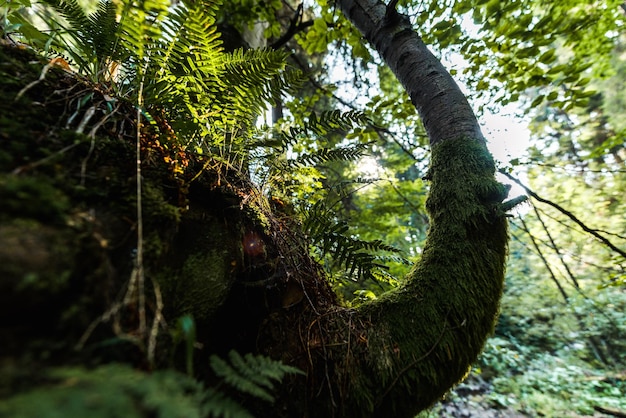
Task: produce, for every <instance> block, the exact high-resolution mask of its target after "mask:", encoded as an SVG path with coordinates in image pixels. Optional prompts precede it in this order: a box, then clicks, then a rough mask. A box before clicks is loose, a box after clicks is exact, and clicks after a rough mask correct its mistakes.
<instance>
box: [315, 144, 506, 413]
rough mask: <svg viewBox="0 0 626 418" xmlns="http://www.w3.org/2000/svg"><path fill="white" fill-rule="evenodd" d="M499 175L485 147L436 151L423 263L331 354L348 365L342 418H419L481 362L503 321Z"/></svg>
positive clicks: (364, 312)
mask: <svg viewBox="0 0 626 418" xmlns="http://www.w3.org/2000/svg"><path fill="white" fill-rule="evenodd" d="M494 169H495V167H494V162H493V159H492V157H491V156H490V154H489V153H488V151H487V150H486V148H485V147H484V145H483V144H481V143H479V142H478V141H473V140H465V139H459V140H452V141H444V142H441V143H439V144H437V145H436V146H434V147H433V150H432V160H431V169H430V177H431V179H432V186H431V191H430V195H429V198H428V201H427V209H428V211H429V214H430V218H431V227H430V231H429V235H428V239H427V242H426V244H425V247H424V250H423V253H422V257H421V260H420V261H419V262H418V263H417V265H416V266H415V268H414V270H413V271H412V272H411V274H410V277H409V279H408V280H407V282H406V283H405V284H404V285H403V286H402V287H401V288H400V289H398V290H397V291H392V292H390V293H387V294H385V295H383V296H382V297H380V298H379V299H377V300H375V301H372V302H369V303H366V304H364V305H362V306H361V307H360V308H359V310H358V311H357V312H356V314H355V315H354V316H353V317H352V318H351V319H350V322H351V323H353V324H363V326H362V327H358V328H357V331H356V332H355V330H354V329H352V330H350V329H346V330H345V331H344V332H343V333H339V335H338V336H337V341H334V340H331V341H330V342H329V343H328V346H333V344H338V345H339V344H342V343H341V341H343V340H345V335H346V333H349V334H352V335H353V342H352V343H351V344H350V350H349V352H348V353H347V354H346V353H345V352H343V354H340V353H336V354H333V355H332V357H334V358H341V360H339V361H338V362H337V363H336V364H335V370H336V373H337V375H338V383H337V386H338V387H346V388H348V387H349V388H350V389H349V394H348V393H344V394H343V396H342V398H341V399H342V402H343V407H342V412H341V414H343V415H344V416H369V415H372V416H398V417H412V416H414V415H415V414H416V413H417V412H418V411H419V410H421V409H424V408H426V407H427V406H429V405H430V404H432V403H433V402H435V401H436V400H437V399H439V398H440V397H441V396H442V395H443V394H444V393H445V392H446V391H447V390H448V389H449V388H450V387H451V386H452V385H454V384H455V383H457V382H459V381H460V380H461V379H463V377H464V376H465V374H466V373H467V371H468V369H469V366H470V365H471V363H472V362H473V361H474V360H475V359H476V358H477V356H478V354H479V353H480V351H481V349H482V347H483V344H484V342H485V340H486V338H487V336H488V335H489V334H490V333H491V332H492V330H493V327H494V324H495V320H496V317H497V313H498V306H499V300H500V297H501V293H502V287H503V278H504V263H505V257H506V248H507V240H508V236H507V228H506V221H505V219H504V218H503V217H502V216H501V214H500V213H499V211H498V210H497V209H498V205H499V204H500V201H501V200H502V199H503V198H504V197H505V194H506V188H505V187H504V186H502V185H501V184H499V183H498V182H497V181H496V180H495V178H494ZM331 321H333V322H334V321H337V323H342V322H344V321H345V318H334V319H332V320H331ZM327 327H328V328H329V329H332V328H334V327H336V326H335V325H332V324H329V325H327ZM327 350H328V348H327ZM341 350H345V346H343V347H342V348H341ZM380 388H383V389H382V390H381V389H380ZM352 411H358V412H352Z"/></svg>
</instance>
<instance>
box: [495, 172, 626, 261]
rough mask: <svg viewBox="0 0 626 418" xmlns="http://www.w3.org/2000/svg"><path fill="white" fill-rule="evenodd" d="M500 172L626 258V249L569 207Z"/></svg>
mask: <svg viewBox="0 0 626 418" xmlns="http://www.w3.org/2000/svg"><path fill="white" fill-rule="evenodd" d="M500 173H502V174H503V175H505V176H506V177H508V178H509V179H510V180H512V181H513V182H515V183H517V184H518V185H519V186H520V187H521V188H523V189H524V191H526V193H527V194H528V195H529V196H531V197H532V198H534V199H536V200H537V201H539V202H541V203H545V204H547V205H550V206H552V207H553V208H555V209H556V210H558V211H559V212H561V213H562V214H563V215H565V216H567V217H568V218H570V219H571V220H572V221H574V222H575V223H576V224H577V225H578V226H580V227H581V228H582V229H583V231H585V232H587V233H589V234H591V235H593V236H594V237H596V238H597V239H599V240H600V241H601V242H603V243H604V245H606V246H607V247H609V248H610V249H612V250H613V251H615V252H616V253H618V254H619V255H621V256H622V257H624V258H626V251H624V250H621V249H620V248H618V247H617V246H616V245H615V244H613V243H612V242H611V241H609V240H608V239H607V238H605V237H603V236H602V235H600V234H599V233H598V230H597V229H591V228H589V227H588V226H587V225H585V224H584V223H583V222H582V221H581V220H580V219H578V218H577V217H576V216H574V214H572V212H570V211H568V210H567V209H565V208H563V207H562V206H560V205H559V204H557V203H554V202H552V201H551V200H548V199H544V198H543V197H541V196H539V195H538V194H537V193H535V192H533V191H532V190H530V189H529V188H528V187H527V186H525V185H524V184H523V183H522V182H521V181H519V180H518V179H517V178H515V177H513V176H512V175H510V174H509V173H507V172H506V171H504V170H500Z"/></svg>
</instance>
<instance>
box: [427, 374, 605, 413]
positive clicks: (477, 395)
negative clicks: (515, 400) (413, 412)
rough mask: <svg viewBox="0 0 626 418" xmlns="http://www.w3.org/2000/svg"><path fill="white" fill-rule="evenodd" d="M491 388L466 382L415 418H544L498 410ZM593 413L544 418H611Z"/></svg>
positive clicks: (480, 381)
mask: <svg viewBox="0 0 626 418" xmlns="http://www.w3.org/2000/svg"><path fill="white" fill-rule="evenodd" d="M492 389H493V388H492V386H491V385H490V384H489V383H488V382H487V381H484V380H482V379H480V380H476V379H472V378H469V379H468V380H466V381H465V382H463V383H461V384H460V385H459V386H457V387H456V388H455V389H454V390H453V391H451V392H450V393H449V394H448V395H447V397H446V398H445V399H444V400H443V401H441V402H439V403H438V404H436V405H435V406H433V407H432V408H431V409H430V410H429V411H425V412H422V413H421V414H420V415H419V416H418V418H535V417H547V415H546V414H543V413H540V412H534V411H524V412H521V411H517V410H515V409H513V408H511V407H498V406H497V405H495V403H494V401H493V400H492V399H489V394H490V393H491V392H492ZM615 416H616V415H609V414H604V413H600V412H594V413H593V415H581V414H578V413H576V412H573V411H572V412H571V413H569V414H566V415H559V416H558V417H556V416H554V417H548V418H614V417H615Z"/></svg>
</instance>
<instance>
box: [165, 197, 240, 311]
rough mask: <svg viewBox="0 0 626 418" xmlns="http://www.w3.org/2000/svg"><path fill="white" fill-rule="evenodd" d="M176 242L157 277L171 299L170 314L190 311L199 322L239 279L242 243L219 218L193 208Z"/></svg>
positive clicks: (182, 224)
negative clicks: (167, 261)
mask: <svg viewBox="0 0 626 418" xmlns="http://www.w3.org/2000/svg"><path fill="white" fill-rule="evenodd" d="M235 237H238V236H237V235H235ZM173 245H174V246H175V247H176V251H175V254H173V255H172V256H171V258H170V260H169V263H168V264H169V266H168V267H167V268H166V269H164V270H163V271H162V272H161V273H160V274H159V279H158V280H159V282H160V283H161V285H162V287H163V289H164V293H165V295H166V297H167V299H168V300H169V301H170V304H169V306H170V316H171V317H178V316H181V315H184V314H191V315H193V317H194V318H195V319H196V320H197V321H198V322H201V323H202V322H203V321H207V320H208V319H209V318H211V316H212V315H213V314H214V313H215V311H216V310H217V309H218V308H219V307H220V306H221V305H222V304H223V303H224V301H225V300H226V296H227V295H228V292H229V290H230V288H231V286H232V284H233V283H234V281H235V280H236V277H237V274H238V272H239V269H240V268H241V260H242V258H243V255H242V252H241V244H240V242H239V241H238V240H236V239H235V240H234V239H233V230H232V229H231V228H228V227H227V226H226V225H225V224H223V223H222V222H220V220H219V219H217V218H213V217H209V216H208V214H207V213H205V212H201V211H196V210H195V209H191V210H190V211H189V212H188V213H187V214H186V216H185V217H184V218H183V220H182V223H181V224H180V226H179V233H178V236H177V239H176V240H175V241H174V243H173Z"/></svg>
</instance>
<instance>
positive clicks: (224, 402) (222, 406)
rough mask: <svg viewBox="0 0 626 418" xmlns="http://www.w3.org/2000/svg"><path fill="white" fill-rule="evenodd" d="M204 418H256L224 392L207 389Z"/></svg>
mask: <svg viewBox="0 0 626 418" xmlns="http://www.w3.org/2000/svg"><path fill="white" fill-rule="evenodd" d="M203 407H204V410H203V416H207V417H215V418H219V417H221V418H254V415H252V414H251V413H250V412H249V411H248V410H247V409H245V408H244V407H243V406H241V405H239V404H238V403H237V402H236V401H235V400H233V399H232V398H229V397H228V396H226V395H224V394H223V393H222V392H219V391H216V390H213V389H207V390H206V392H205V400H204V403H203Z"/></svg>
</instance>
